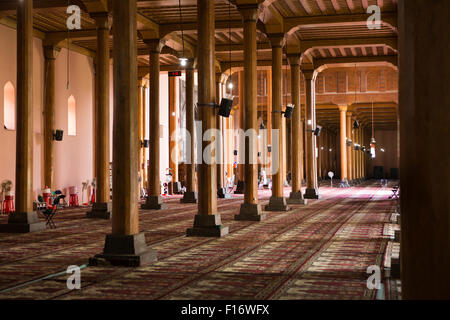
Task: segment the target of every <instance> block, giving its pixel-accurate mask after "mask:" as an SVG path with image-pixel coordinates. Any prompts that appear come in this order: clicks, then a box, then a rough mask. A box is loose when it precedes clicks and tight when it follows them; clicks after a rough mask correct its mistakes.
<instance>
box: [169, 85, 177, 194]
mask: <svg viewBox="0 0 450 320" xmlns="http://www.w3.org/2000/svg"><path fill="white" fill-rule="evenodd" d="M177 79H178V78H177V77H169V168H170V169H171V171H170V172H171V173H172V188H171V190H170V191H173V185H174V183H175V182H178V130H177V127H178V112H177Z"/></svg>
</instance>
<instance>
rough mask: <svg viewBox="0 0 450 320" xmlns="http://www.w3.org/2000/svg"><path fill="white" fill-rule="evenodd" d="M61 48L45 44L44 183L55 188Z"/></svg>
mask: <svg viewBox="0 0 450 320" xmlns="http://www.w3.org/2000/svg"><path fill="white" fill-rule="evenodd" d="M60 51H61V49H60V48H58V47H56V46H54V45H49V46H44V56H45V75H46V77H45V84H44V85H45V90H44V92H45V105H44V185H45V186H48V187H49V188H50V189H52V190H53V189H54V187H55V185H54V166H55V159H54V157H55V155H54V147H55V146H54V141H53V133H54V130H55V129H56V128H55V61H56V57H57V56H58V53H59V52H60Z"/></svg>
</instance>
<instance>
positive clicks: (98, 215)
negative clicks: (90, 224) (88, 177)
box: [86, 202, 112, 220]
mask: <svg viewBox="0 0 450 320" xmlns="http://www.w3.org/2000/svg"><path fill="white" fill-rule="evenodd" d="M111 212H112V203H111V202H95V203H94V204H93V206H92V210H91V211H89V212H86V217H87V218H92V219H107V220H109V219H111Z"/></svg>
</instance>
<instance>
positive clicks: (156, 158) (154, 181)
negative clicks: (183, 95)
mask: <svg viewBox="0 0 450 320" xmlns="http://www.w3.org/2000/svg"><path fill="white" fill-rule="evenodd" d="M145 43H146V44H147V46H148V48H149V51H150V112H149V117H150V132H149V133H150V134H149V151H148V152H149V162H150V166H149V168H148V171H149V172H148V188H147V189H148V196H147V200H146V202H145V203H144V204H142V209H154V210H161V209H166V208H167V206H166V205H165V204H163V201H162V197H161V180H160V129H159V126H160V116H159V113H160V112H159V111H160V105H159V73H160V63H159V55H160V53H161V49H162V46H163V42H162V41H161V40H159V39H151V40H145Z"/></svg>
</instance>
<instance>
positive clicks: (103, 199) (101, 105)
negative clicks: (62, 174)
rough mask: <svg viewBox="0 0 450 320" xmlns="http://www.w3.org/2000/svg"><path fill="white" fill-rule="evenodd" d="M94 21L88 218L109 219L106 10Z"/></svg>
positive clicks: (107, 30)
mask: <svg viewBox="0 0 450 320" xmlns="http://www.w3.org/2000/svg"><path fill="white" fill-rule="evenodd" d="M93 18H94V19H95V21H96V23H97V56H96V72H95V81H96V86H95V88H96V90H97V92H95V102H96V103H95V105H96V114H95V178H96V181H97V186H96V196H95V203H94V205H93V206H92V210H91V211H90V212H88V213H87V215H86V216H87V217H88V218H101V219H110V217H111V205H112V203H111V195H110V183H109V179H110V172H109V162H110V145H109V142H110V141H109V136H110V132H109V121H110V119H109V107H110V106H109V30H110V19H109V15H108V13H97V14H95V15H93Z"/></svg>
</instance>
